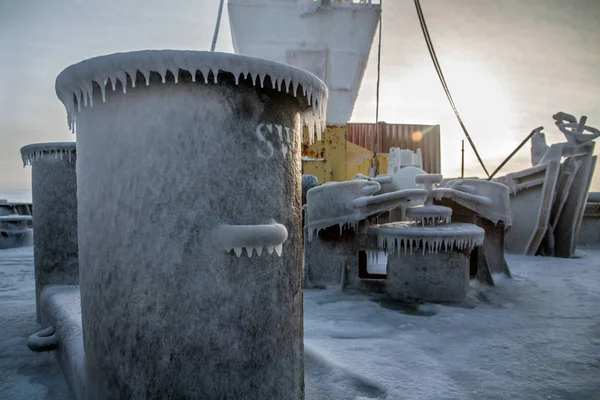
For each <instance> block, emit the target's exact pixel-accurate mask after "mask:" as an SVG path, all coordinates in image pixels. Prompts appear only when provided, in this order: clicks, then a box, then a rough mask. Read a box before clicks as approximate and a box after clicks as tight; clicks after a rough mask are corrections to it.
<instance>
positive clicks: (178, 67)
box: [55, 50, 328, 144]
mask: <svg viewBox="0 0 600 400" xmlns="http://www.w3.org/2000/svg"><path fill="white" fill-rule="evenodd" d="M180 71H186V72H188V73H190V74H191V76H192V81H193V82H195V81H196V73H197V72H200V73H201V74H202V76H203V78H204V84H208V77H209V74H211V73H212V75H213V82H214V83H217V82H218V76H219V72H220V71H222V72H229V73H232V74H233V76H234V78H235V82H236V84H239V78H240V75H242V77H244V76H246V77H248V78H251V79H252V82H253V84H254V85H255V86H257V85H260V87H261V88H262V87H263V85H264V81H265V78H266V76H267V75H268V76H269V77H270V78H271V83H272V85H273V89H276V90H279V91H283V90H285V92H286V93H287V92H288V91H289V90H290V88H291V90H293V93H292V94H293V95H294V96H298V95H299V93H298V87H299V86H302V89H303V92H302V94H301V95H303V96H305V97H306V101H307V104H305V109H304V110H303V112H302V119H303V122H304V125H305V126H307V127H308V134H309V140H310V143H311V144H312V143H313V141H314V136H315V132H316V135H317V139H318V140H321V132H322V130H323V129H324V128H325V124H326V109H327V97H328V91H327V87H326V86H325V83H323V81H321V80H320V79H319V78H317V77H316V76H315V75H313V74H311V73H309V72H306V71H304V70H301V69H298V68H295V67H292V66H289V65H285V64H281V63H278V62H274V61H270V60H265V59H260V58H253V57H247V56H242V55H236V54H227V53H216V52H205V51H183V50H142V51H133V52H127V53H115V54H111V55H105V56H100V57H95V58H91V59H89V60H84V61H82V62H80V63H78V64H74V65H71V66H70V67H68V68H66V69H65V70H64V71H62V72H61V73H60V74H59V75H58V77H57V78H56V84H55V90H56V94H57V96H58V98H59V99H60V100H61V101H62V103H63V104H64V106H65V108H66V111H67V122H68V125H69V129H71V131H72V132H73V133H75V126H76V117H75V112H76V111H77V112H79V111H81V105H82V104H83V106H84V107H93V105H94V83H96V84H97V85H98V86H99V87H100V92H101V94H102V101H103V102H105V101H106V88H107V86H108V82H109V81H110V87H111V88H112V90H113V91H116V90H117V82H120V83H121V87H122V90H123V93H127V88H128V85H129V87H132V88H135V84H136V77H137V73H138V72H140V73H141V74H142V75H143V76H144V78H145V80H146V86H149V85H150V74H151V72H156V73H158V74H159V75H160V76H161V80H162V83H165V82H166V76H167V73H169V72H170V73H171V74H173V76H174V77H175V83H178V82H179V73H180ZM128 81H129V84H128Z"/></svg>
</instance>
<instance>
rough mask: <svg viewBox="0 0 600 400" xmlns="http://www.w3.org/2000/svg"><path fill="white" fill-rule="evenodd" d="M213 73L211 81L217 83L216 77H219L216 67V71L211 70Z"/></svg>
mask: <svg viewBox="0 0 600 400" xmlns="http://www.w3.org/2000/svg"><path fill="white" fill-rule="evenodd" d="M211 71H212V73H213V82H214V83H218V81H217V80H218V77H219V70H218V69H217V70H216V71H213V70H211Z"/></svg>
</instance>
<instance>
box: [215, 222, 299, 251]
mask: <svg viewBox="0 0 600 400" xmlns="http://www.w3.org/2000/svg"><path fill="white" fill-rule="evenodd" d="M287 237H288V231H287V229H286V227H285V226H284V225H281V224H278V223H275V222H274V223H271V224H265V225H229V224H222V225H219V226H218V227H217V228H216V229H215V238H216V242H217V244H218V246H219V247H221V248H223V249H224V250H225V251H227V252H228V253H229V252H231V250H233V251H234V252H235V255H236V256H238V257H240V256H241V255H242V250H246V254H247V255H248V257H252V254H253V252H254V251H256V254H257V255H258V256H260V255H261V254H262V252H263V248H265V249H266V250H267V252H268V253H269V254H273V250H275V252H276V253H277V255H278V256H280V257H281V252H282V250H283V243H284V242H285V241H286V240H287Z"/></svg>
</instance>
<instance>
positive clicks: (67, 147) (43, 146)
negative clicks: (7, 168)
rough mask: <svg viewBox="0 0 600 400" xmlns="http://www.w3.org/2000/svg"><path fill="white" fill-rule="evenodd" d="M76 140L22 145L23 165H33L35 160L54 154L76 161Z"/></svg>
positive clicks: (56, 156) (54, 155)
mask: <svg viewBox="0 0 600 400" xmlns="http://www.w3.org/2000/svg"><path fill="white" fill-rule="evenodd" d="M75 148H76V145H75V142H49V143H33V144H28V145H26V146H23V147H21V158H22V159H23V167H25V166H27V165H32V164H33V163H34V162H35V161H38V160H39V159H42V158H44V157H48V156H51V157H52V156H53V157H55V158H58V159H61V160H63V159H67V160H68V161H69V162H73V161H75Z"/></svg>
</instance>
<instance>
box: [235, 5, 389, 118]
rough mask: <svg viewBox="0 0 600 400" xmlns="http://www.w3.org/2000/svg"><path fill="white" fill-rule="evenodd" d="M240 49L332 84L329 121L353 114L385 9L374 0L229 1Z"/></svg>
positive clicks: (237, 43)
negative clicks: (288, 65)
mask: <svg viewBox="0 0 600 400" xmlns="http://www.w3.org/2000/svg"><path fill="white" fill-rule="evenodd" d="M228 7H229V21H230V26H231V36H232V38H233V48H234V50H235V52H236V53H238V54H244V55H249V56H254V57H261V58H266V59H270V60H274V61H278V62H282V63H286V64H290V65H293V66H295V67H299V68H302V69H305V70H307V71H310V72H312V73H313V74H315V75H317V76H318V77H319V78H321V79H322V80H324V81H325V83H326V84H327V87H328V88H329V103H328V108H327V124H328V125H337V124H345V123H346V122H348V121H349V120H350V117H351V116H352V110H353V109H354V103H355V101H356V97H357V95H358V89H359V88H360V84H361V82H362V78H363V75H364V72H365V68H366V66H367V60H368V58H369V51H370V49H371V45H372V43H373V36H374V35H375V30H376V28H377V24H378V22H379V16H380V14H381V7H380V5H379V4H372V2H371V1H370V0H354V1H352V0H342V1H340V0H338V1H336V0H317V1H310V0H229V2H228Z"/></svg>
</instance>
